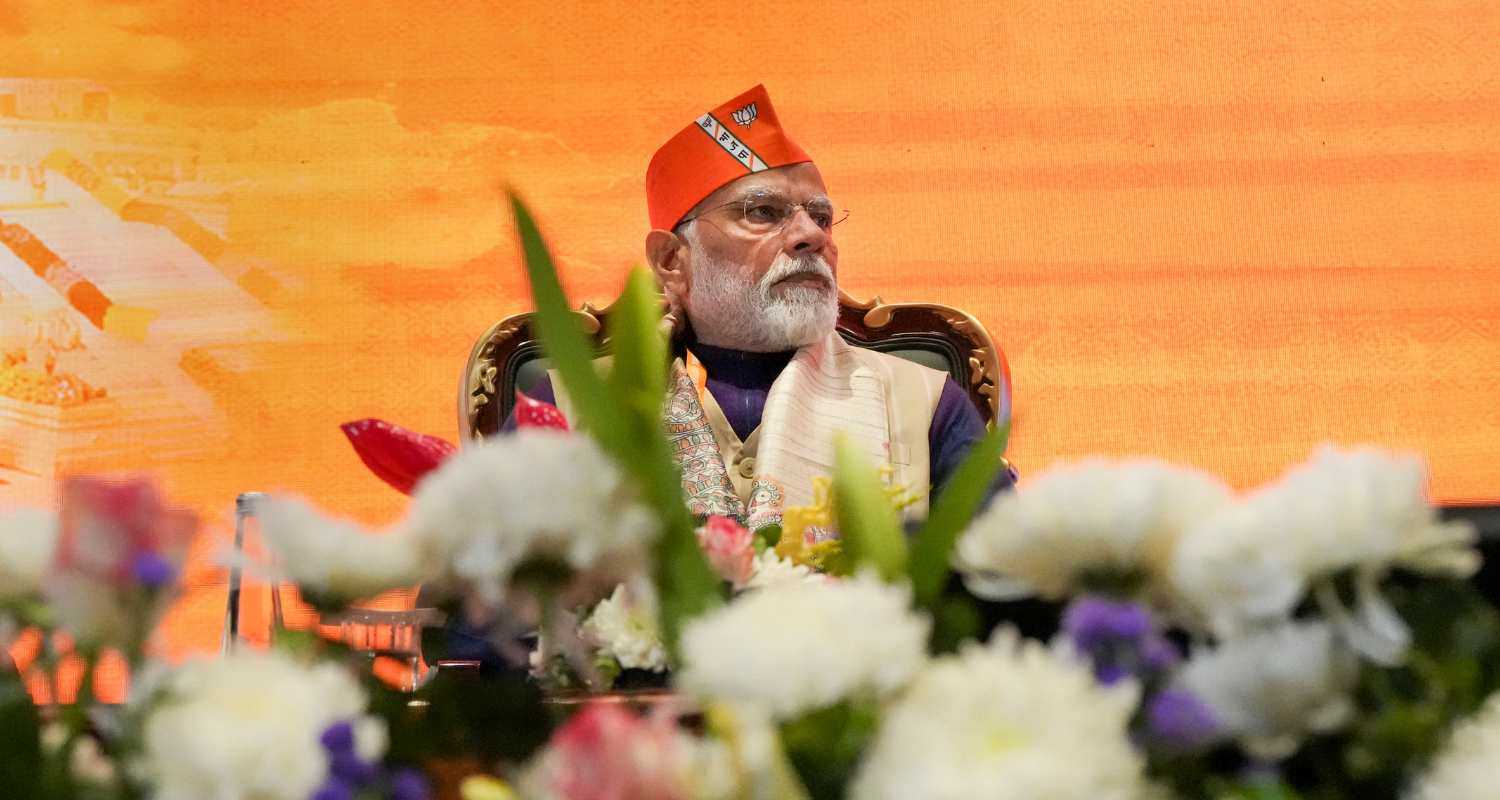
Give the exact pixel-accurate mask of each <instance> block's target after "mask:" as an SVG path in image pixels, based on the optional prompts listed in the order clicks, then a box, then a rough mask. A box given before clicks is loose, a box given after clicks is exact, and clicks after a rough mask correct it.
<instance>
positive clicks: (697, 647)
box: [677, 574, 931, 720]
mask: <svg viewBox="0 0 1500 800" xmlns="http://www.w3.org/2000/svg"><path fill="white" fill-rule="evenodd" d="M910 606H911V592H910V590H908V589H907V588H906V587H904V586H893V585H889V584H885V583H882V582H880V581H879V580H878V579H876V578H875V577H874V576H873V575H868V574H864V575H860V576H858V577H855V578H851V579H848V580H841V581H827V582H819V583H789V584H784V585H781V586H776V587H773V588H767V589H760V590H756V591H752V592H747V593H745V594H743V595H741V596H739V597H738V598H736V599H735V600H733V601H732V602H730V603H729V604H728V605H727V606H724V607H723V608H720V609H718V610H716V611H712V612H710V613H708V614H705V615H704V616H702V617H699V618H697V619H695V620H693V621H692V622H691V623H689V625H688V627H687V628H686V629H685V630H684V631H683V637H682V652H683V661H684V665H683V669H682V671H681V673H680V674H679V676H678V680H677V684H678V685H679V686H680V687H682V688H683V689H684V690H686V691H688V692H692V693H695V694H698V695H700V696H705V697H712V698H715V699H720V700H726V701H730V702H739V703H746V704H750V705H756V706H761V707H764V708H765V709H766V710H767V711H768V712H770V713H771V715H772V716H773V717H775V718H776V719H778V720H785V719H788V718H791V717H795V716H797V715H800V714H804V713H807V712H810V711H815V710H817V709H820V708H825V707H828V706H830V705H833V704H834V703H838V702H840V701H842V700H845V699H848V698H850V697H852V696H856V695H870V696H879V695H885V694H888V693H890V692H892V691H894V690H896V689H897V688H899V687H900V686H902V685H903V684H905V682H906V681H907V679H908V678H910V677H911V675H912V674H913V673H915V672H916V670H917V669H918V668H919V667H920V666H921V665H922V663H923V662H924V661H925V660H926V650H927V634H928V630H929V628H930V627H931V623H930V622H929V620H928V619H927V618H926V617H925V616H922V615H920V614H917V613H915V612H913V611H912V610H911V608H910Z"/></svg>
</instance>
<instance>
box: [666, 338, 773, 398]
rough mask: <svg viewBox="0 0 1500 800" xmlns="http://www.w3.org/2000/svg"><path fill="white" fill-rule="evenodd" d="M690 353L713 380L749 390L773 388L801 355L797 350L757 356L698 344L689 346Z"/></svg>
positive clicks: (694, 343)
mask: <svg viewBox="0 0 1500 800" xmlns="http://www.w3.org/2000/svg"><path fill="white" fill-rule="evenodd" d="M688 349H689V350H691V351H692V352H693V355H695V356H697V357H698V361H699V362H700V363H702V364H703V368H704V370H706V371H707V372H708V374H709V376H710V377H712V378H714V379H715V380H721V381H725V382H727V383H731V384H734V385H736V386H746V387H749V386H769V385H770V384H771V382H772V381H774V380H776V376H777V375H780V374H781V371H782V370H783V369H785V368H786V365H787V364H788V363H789V362H790V361H791V360H792V356H794V355H796V353H797V351H795V350H784V351H781V352H779V353H755V352H750V351H748V350H735V349H733V348H728V347H720V346H718V345H711V344H704V343H703V342H697V341H694V342H689V343H688Z"/></svg>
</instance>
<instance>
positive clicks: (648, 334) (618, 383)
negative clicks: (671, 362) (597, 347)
mask: <svg viewBox="0 0 1500 800" xmlns="http://www.w3.org/2000/svg"><path fill="white" fill-rule="evenodd" d="M661 316H662V311H661V300H660V294H659V292H658V290H657V287H656V280H655V279H654V278H652V277H651V273H650V272H649V271H647V270H646V269H644V268H642V267H636V268H635V269H633V270H631V272H630V277H629V278H628V279H627V280H626V281H625V291H624V292H623V293H621V295H620V299H618V300H616V301H615V303H614V306H613V307H612V309H611V311H610V316H609V338H610V342H611V344H612V346H613V349H614V356H615V357H614V367H613V369H612V370H611V371H610V376H609V382H610V385H611V386H612V387H613V388H614V391H615V396H616V397H618V398H620V399H621V400H622V401H623V402H625V403H626V404H627V406H628V410H629V412H630V413H631V414H632V415H633V416H635V417H637V418H638V419H639V420H640V421H642V422H646V423H647V424H649V425H650V426H652V428H651V430H655V428H656V427H657V426H658V421H659V419H660V417H661V407H662V403H663V402H664V400H665V398H666V389H667V340H666V337H665V336H664V335H663V334H662V330H661Z"/></svg>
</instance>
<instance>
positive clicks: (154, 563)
mask: <svg viewBox="0 0 1500 800" xmlns="http://www.w3.org/2000/svg"><path fill="white" fill-rule="evenodd" d="M130 573H131V575H132V576H134V577H135V579H136V580H137V581H139V582H140V583H141V584H142V585H144V586H149V587H152V588H155V587H158V586H165V585H167V584H169V583H171V582H172V579H173V578H175V577H177V568H176V567H174V566H172V562H170V561H168V560H166V559H165V558H162V557H161V555H160V554H159V553H152V552H150V551H146V552H143V553H140V554H139V555H137V556H136V557H135V559H134V560H133V561H131V562H130Z"/></svg>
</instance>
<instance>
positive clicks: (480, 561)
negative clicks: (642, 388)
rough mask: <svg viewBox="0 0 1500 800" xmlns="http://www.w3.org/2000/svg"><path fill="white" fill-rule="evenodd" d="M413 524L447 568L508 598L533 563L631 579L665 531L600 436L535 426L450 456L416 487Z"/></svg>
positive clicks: (491, 594) (484, 591)
mask: <svg viewBox="0 0 1500 800" xmlns="http://www.w3.org/2000/svg"><path fill="white" fill-rule="evenodd" d="M407 524H408V526H409V530H410V531H411V532H412V533H413V534H414V535H415V536H416V537H417V539H418V541H419V542H421V546H422V547H424V548H425V549H426V550H427V551H428V552H430V553H432V554H433V557H435V558H436V559H438V560H439V561H441V562H443V563H445V564H446V565H447V570H448V572H450V573H451V574H452V575H453V576H455V577H457V578H459V579H460V580H462V581H464V582H466V583H467V584H468V585H469V586H470V587H471V588H472V589H474V590H475V591H477V592H478V593H479V594H481V595H482V596H483V597H484V598H485V599H486V600H488V601H490V602H499V601H501V600H502V599H503V597H504V593H505V587H506V584H507V583H508V582H509V581H510V578H511V575H512V574H513V573H514V572H515V570H516V568H517V567H519V566H520V565H522V564H524V563H527V562H535V561H552V562H555V563H558V564H561V565H565V566H567V567H569V568H571V569H572V570H575V571H578V572H594V573H598V574H599V575H600V576H613V577H615V578H617V579H619V580H624V579H628V578H629V577H631V576H632V575H635V574H638V573H639V572H640V571H641V570H642V569H643V568H644V566H645V563H646V555H647V550H648V548H649V546H650V544H651V542H652V541H653V540H654V539H655V538H656V536H657V534H658V532H659V530H660V524H659V522H658V520H657V519H656V517H655V515H654V514H653V513H652V512H651V511H650V510H649V509H648V508H647V507H646V506H645V505H643V504H641V503H640V502H639V501H638V500H637V498H636V493H635V490H634V487H633V486H632V485H631V484H630V483H629V482H628V481H627V480H626V479H625V477H624V475H623V474H622V473H621V472H620V470H619V469H617V468H616V467H615V465H614V463H613V462H611V461H610V460H609V458H608V457H606V456H605V454H604V452H603V451H601V450H600V449H599V447H598V445H597V444H595V443H594V440H593V439H591V438H589V437H587V436H580V435H577V434H570V433H564V432H559V431H553V430H544V429H534V428H528V429H523V430H520V431H518V432H516V433H514V434H511V435H508V436H500V437H496V438H494V439H490V440H488V441H486V442H484V443H482V444H478V445H475V446H473V447H469V448H466V449H464V450H463V451H462V452H459V453H457V454H455V455H454V456H453V457H452V458H450V459H448V460H447V461H446V462H444V463H443V465H442V466H441V467H439V468H438V469H437V470H436V471H434V472H433V473H432V474H430V475H428V476H427V477H426V478H425V479H424V480H423V481H422V483H421V485H420V486H418V487H417V491H416V494H415V495H414V498H413V503H412V510H411V516H410V518H409V520H408V523H407ZM616 582H618V580H617V581H616Z"/></svg>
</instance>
